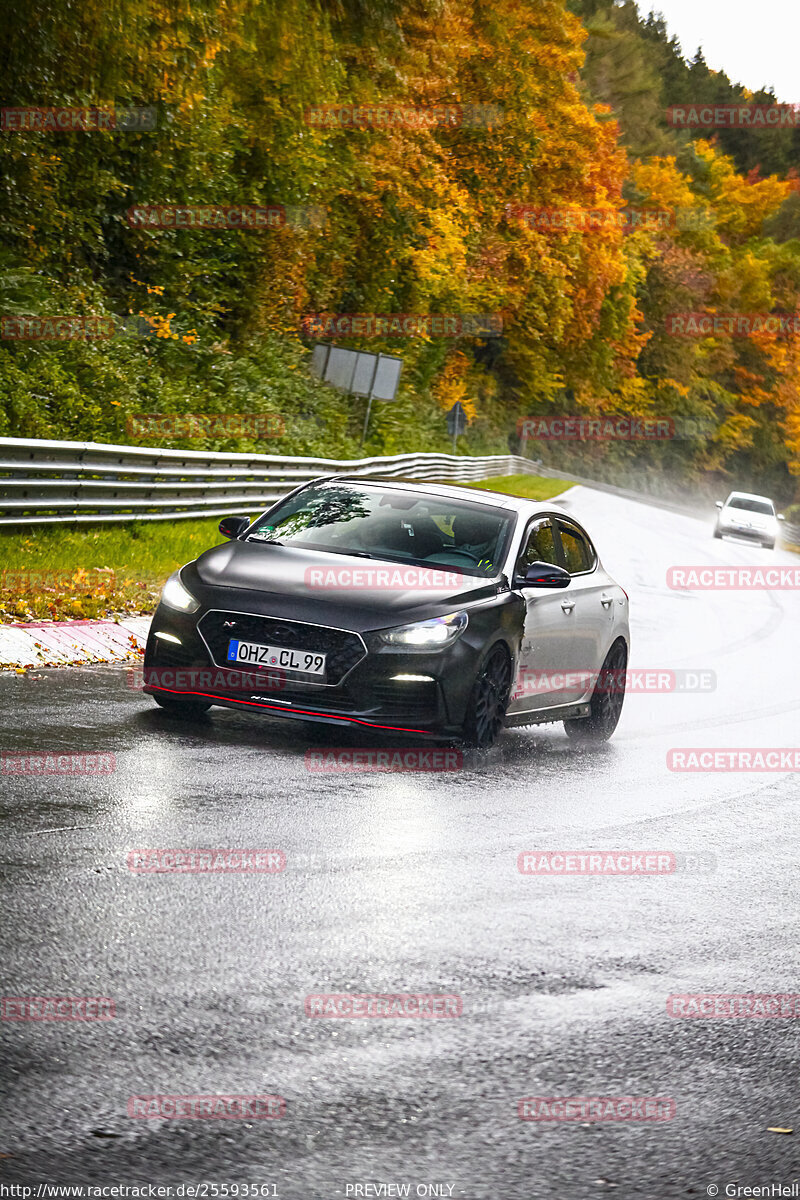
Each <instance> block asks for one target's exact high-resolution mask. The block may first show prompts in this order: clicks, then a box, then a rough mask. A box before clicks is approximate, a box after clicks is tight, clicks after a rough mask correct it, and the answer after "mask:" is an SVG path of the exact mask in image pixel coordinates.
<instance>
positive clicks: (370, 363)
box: [350, 353, 378, 396]
mask: <svg viewBox="0 0 800 1200" xmlns="http://www.w3.org/2000/svg"><path fill="white" fill-rule="evenodd" d="M377 361H378V356H377V354H366V353H359V354H358V356H357V358H356V373H355V375H354V376H353V386H352V387H351V389H350V390H351V392H353V394H354V395H356V396H368V395H369V393H370V389H371V388H372V377H373V375H374V374H375V364H376V363H377Z"/></svg>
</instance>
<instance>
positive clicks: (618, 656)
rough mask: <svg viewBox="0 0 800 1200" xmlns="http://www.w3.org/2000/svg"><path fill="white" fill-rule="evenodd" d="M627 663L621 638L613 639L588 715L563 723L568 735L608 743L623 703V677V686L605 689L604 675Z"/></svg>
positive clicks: (572, 737) (625, 666) (623, 678)
mask: <svg viewBox="0 0 800 1200" xmlns="http://www.w3.org/2000/svg"><path fill="white" fill-rule="evenodd" d="M627 666H628V651H627V649H626V647H625V643H624V642H623V641H618V642H615V643H614V645H613V646H612V647H611V649H610V650H609V652H608V654H607V655H606V657H605V662H604V663H603V665H602V667H601V668H600V674H599V676H598V677H597V682H596V684H595V687H594V691H593V692H592V698H591V700H590V701H589V705H590V710H591V711H590V713H589V716H588V717H577V718H574V719H571V720H569V721H565V722H564V729H565V731H566V734H567V737H569V738H571V739H572V741H574V742H583V743H584V744H589V743H597V742H607V741H608V739H609V738H610V737H611V735H612V733H613V732H614V730H615V729H616V728H617V725H618V724H619V719H620V717H621V715H622V705H623V703H624V702H625V676H624V675H623V677H622V680H623V682H622V688H621V689H620V688H611V689H609V688H605V687H604V686H603V685H604V678H605V675H606V674H607V673H608V672H610V671H614V672H617V671H623V672H624V671H625V670H626V669H627Z"/></svg>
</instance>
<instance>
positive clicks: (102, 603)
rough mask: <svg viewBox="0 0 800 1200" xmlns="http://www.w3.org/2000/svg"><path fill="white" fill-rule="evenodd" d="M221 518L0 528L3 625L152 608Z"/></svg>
mask: <svg viewBox="0 0 800 1200" xmlns="http://www.w3.org/2000/svg"><path fill="white" fill-rule="evenodd" d="M464 486H465V487H475V488H481V489H482V490H485V491H494V492H501V493H503V494H504V495H507V496H523V497H526V498H528V499H532V500H547V499H549V498H550V497H551V496H555V495H558V493H559V492H562V491H563V490H564V488H565V486H568V485H565V484H564V482H563V481H562V480H559V479H540V478H539V477H538V476H535V475H504V476H502V477H500V478H497V479H485V480H482V481H481V482H480V483H471V484H465V485H464ZM218 524H219V519H218V518H217V517H208V518H205V519H203V520H199V521H131V522H130V523H128V522H126V523H124V524H119V525H101V526H92V525H87V526H83V527H81V526H78V527H76V526H62V527H57V526H50V525H46V526H43V527H40V528H35V527H34V528H27V529H24V530H0V554H2V563H3V566H2V567H0V623H2V622H10V621H35V620H39V619H45V620H53V621H68V620H78V619H81V618H92V617H113V616H115V615H128V616H133V615H138V614H146V613H150V612H152V611H153V609H154V608H155V604H156V601H157V599H158V593H159V590H160V588H161V586H162V584H163V583H164V580H165V579H166V578H167V576H168V575H171V574H172V572H173V571H174V570H175V569H176V568H177V567H179V566H181V565H182V564H183V563H186V562H189V561H190V560H191V559H193V558H197V556H198V554H202V552H203V551H204V550H208V549H209V548H210V547H211V546H218V545H219V544H220V543H221V542H222V541H223V538H222V536H221V534H220V533H219V530H218V528H217V526H218Z"/></svg>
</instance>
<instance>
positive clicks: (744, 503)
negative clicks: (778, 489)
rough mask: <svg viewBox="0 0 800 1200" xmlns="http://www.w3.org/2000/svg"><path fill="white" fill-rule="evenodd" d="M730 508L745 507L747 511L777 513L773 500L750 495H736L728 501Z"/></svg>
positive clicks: (771, 514) (770, 514) (772, 514)
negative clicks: (757, 498)
mask: <svg viewBox="0 0 800 1200" xmlns="http://www.w3.org/2000/svg"><path fill="white" fill-rule="evenodd" d="M728 508H743V509H744V511H745V512H755V513H767V514H768V515H769V516H770V517H772V516H774V515H775V508H774V507H773V504H772V501H771V500H755V499H753V498H752V497H750V496H734V497H733V498H732V499H730V500H729V501H728Z"/></svg>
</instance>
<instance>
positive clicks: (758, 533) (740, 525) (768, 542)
mask: <svg viewBox="0 0 800 1200" xmlns="http://www.w3.org/2000/svg"><path fill="white" fill-rule="evenodd" d="M717 508H718V509H719V510H720V511H719V514H718V516H717V523H716V525H715V526H714V537H715V538H721V537H727V536H730V537H740V538H747V539H748V540H749V541H752V542H760V543H761V545H762V546H765V547H766V548H767V549H768V550H773V549H774V548H775V543H776V541H777V540H778V531H779V525H778V522H779V521H782V520H783V519H784V518H783V513H776V512H775V505H774V504H773V503H772V501H771V500H770V498H769V497H768V496H754V495H752V493H750V492H731V494H730V496H728V499H727V500H726V501H725V502H724V503H723V502H722V500H718V501H717Z"/></svg>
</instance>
